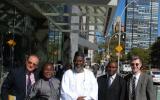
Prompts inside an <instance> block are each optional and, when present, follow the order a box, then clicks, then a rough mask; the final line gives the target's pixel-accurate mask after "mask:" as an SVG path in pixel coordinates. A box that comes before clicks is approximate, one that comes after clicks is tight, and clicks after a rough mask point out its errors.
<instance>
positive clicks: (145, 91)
mask: <svg viewBox="0 0 160 100" xmlns="http://www.w3.org/2000/svg"><path fill="white" fill-rule="evenodd" d="M131 78H132V74H129V75H127V76H126V77H125V79H126V81H127V91H126V92H127V93H126V94H127V95H126V99H127V100H130V99H129V90H130V89H129V84H130V79H131ZM136 100H156V89H154V87H153V81H152V78H151V76H149V75H147V74H144V73H141V74H140V77H139V80H138V83H137V87H136Z"/></svg>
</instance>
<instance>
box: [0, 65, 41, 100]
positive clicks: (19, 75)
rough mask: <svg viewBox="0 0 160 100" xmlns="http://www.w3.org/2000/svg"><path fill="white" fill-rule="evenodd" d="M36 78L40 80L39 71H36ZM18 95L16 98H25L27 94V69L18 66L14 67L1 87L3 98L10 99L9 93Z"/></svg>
mask: <svg viewBox="0 0 160 100" xmlns="http://www.w3.org/2000/svg"><path fill="white" fill-rule="evenodd" d="M34 76H35V80H38V73H37V74H36V72H35V73H34ZM9 94H12V95H14V96H16V100H24V99H25V96H26V69H25V67H18V68H15V69H12V70H11V71H10V72H9V74H8V75H7V78H6V79H5V80H4V82H3V84H2V87H1V97H2V100H8V95H9Z"/></svg>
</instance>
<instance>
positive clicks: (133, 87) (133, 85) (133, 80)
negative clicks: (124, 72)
mask: <svg viewBox="0 0 160 100" xmlns="http://www.w3.org/2000/svg"><path fill="white" fill-rule="evenodd" d="M135 81H136V77H133V79H132V95H131V96H132V97H131V98H132V100H135V89H136V88H135Z"/></svg>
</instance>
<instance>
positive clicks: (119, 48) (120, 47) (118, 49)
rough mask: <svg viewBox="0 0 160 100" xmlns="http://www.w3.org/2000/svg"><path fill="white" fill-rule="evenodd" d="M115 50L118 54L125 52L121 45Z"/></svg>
mask: <svg viewBox="0 0 160 100" xmlns="http://www.w3.org/2000/svg"><path fill="white" fill-rule="evenodd" d="M115 49H116V51H117V52H121V51H122V50H123V48H122V46H121V45H118V46H116V48H115Z"/></svg>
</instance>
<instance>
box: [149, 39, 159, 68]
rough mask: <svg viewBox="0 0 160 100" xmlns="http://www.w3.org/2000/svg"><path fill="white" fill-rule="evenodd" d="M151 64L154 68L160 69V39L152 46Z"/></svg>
mask: <svg viewBox="0 0 160 100" xmlns="http://www.w3.org/2000/svg"><path fill="white" fill-rule="evenodd" d="M151 58H152V59H151V64H152V66H154V67H159V68H160V66H159V65H160V59H159V58H160V37H159V38H158V39H157V41H156V42H155V43H154V44H153V45H152V46H151Z"/></svg>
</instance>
